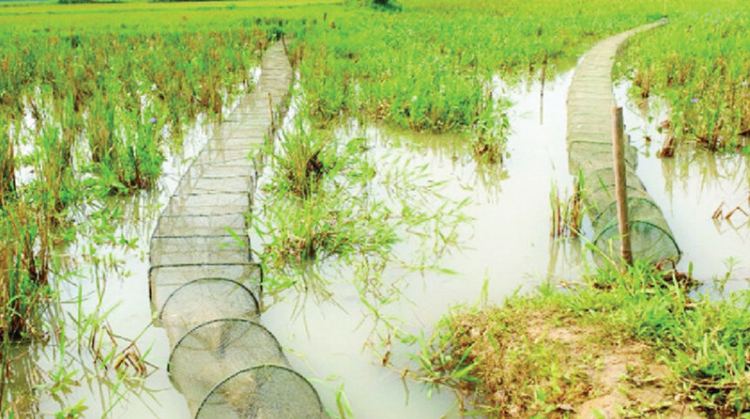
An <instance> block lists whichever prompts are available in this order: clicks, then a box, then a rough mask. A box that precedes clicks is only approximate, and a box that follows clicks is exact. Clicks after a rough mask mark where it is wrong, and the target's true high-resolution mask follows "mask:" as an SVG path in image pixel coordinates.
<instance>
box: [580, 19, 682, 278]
mask: <svg viewBox="0 0 750 419" xmlns="http://www.w3.org/2000/svg"><path fill="white" fill-rule="evenodd" d="M662 24H664V22H657V23H653V24H650V25H645V26H641V27H639V28H636V29H633V30H630V31H627V32H623V33H621V34H618V35H615V36H612V37H610V38H607V39H605V40H603V41H601V42H599V43H598V44H596V45H595V46H594V47H593V48H592V49H591V50H590V51H589V52H588V53H587V54H586V55H585V57H584V58H583V61H582V62H581V64H580V65H579V66H578V68H576V71H575V75H574V76H573V80H572V82H571V85H570V89H569V91H568V135H567V138H568V158H569V161H570V171H571V173H572V174H573V175H575V176H578V175H579V173H582V174H583V179H584V184H583V191H584V195H583V196H584V200H585V201H586V204H587V206H588V208H589V216H590V218H591V220H592V222H593V225H594V238H593V241H594V243H595V244H596V245H597V246H599V247H600V248H601V249H602V250H604V251H605V252H608V251H609V250H610V249H609V246H610V244H609V240H610V239H613V238H616V237H617V236H618V229H617V216H616V211H615V193H614V183H615V182H614V171H613V169H612V165H613V163H612V143H611V138H612V122H611V119H612V116H611V115H612V108H613V107H614V106H615V100H614V95H613V93H612V64H613V63H614V59H615V56H616V55H617V52H618V50H619V49H620V48H621V47H622V46H623V44H624V43H625V41H626V40H627V39H628V38H629V37H630V36H632V35H634V34H636V33H638V32H642V31H646V30H649V29H653V28H656V27H658V26H660V25H662ZM627 149H628V150H627V152H626V153H625V155H626V169H627V176H626V177H627V190H628V210H629V211H628V212H629V220H630V227H631V242H632V245H633V255H634V257H635V258H638V259H646V260H650V261H652V262H655V263H658V262H661V261H662V260H664V259H673V260H675V261H676V260H678V259H679V255H680V251H679V248H678V247H677V243H676V242H675V240H674V238H673V234H672V231H671V230H670V228H669V226H668V225H667V221H666V220H665V219H664V216H663V214H662V212H661V210H660V209H659V207H658V206H657V204H656V203H655V202H654V200H653V198H652V197H651V195H650V194H649V193H648V192H647V191H646V188H645V187H644V186H643V184H642V183H641V181H640V180H639V179H638V176H637V175H636V174H635V167H636V157H637V156H636V151H635V149H634V148H633V147H631V146H629V145H628V146H627ZM612 245H613V246H614V247H615V248H616V249H615V250H616V251H618V249H617V247H618V246H619V240H613V241H612Z"/></svg>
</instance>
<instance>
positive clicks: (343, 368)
mask: <svg viewBox="0 0 750 419" xmlns="http://www.w3.org/2000/svg"><path fill="white" fill-rule="evenodd" d="M570 79H571V73H570V72H568V73H565V74H563V75H562V76H560V77H559V78H557V79H556V80H555V81H554V82H548V83H547V86H546V90H545V94H544V97H543V98H541V97H540V95H539V92H540V87H541V86H539V85H538V84H533V85H531V86H528V87H527V86H521V87H519V88H516V89H507V90H505V88H504V87H502V86H500V83H499V82H498V83H497V84H498V87H497V90H498V93H499V91H501V90H505V91H503V93H504V94H507V95H509V96H510V97H511V99H512V100H513V101H514V102H515V103H516V104H515V105H514V106H513V108H512V109H511V111H510V112H511V126H512V127H513V131H514V132H513V134H512V135H511V137H510V138H509V142H508V154H509V158H507V160H506V163H505V164H504V165H503V167H494V168H491V169H488V168H486V167H484V166H478V165H477V164H476V162H475V161H474V159H473V157H472V156H471V151H470V150H468V149H467V148H466V147H465V143H466V139H465V138H461V137H454V136H431V135H414V134H409V133H403V132H397V131H392V130H388V129H384V128H381V127H374V128H373V127H370V128H366V129H363V128H360V129H357V127H353V128H352V127H350V128H349V130H348V131H347V132H344V133H343V134H340V136H341V137H342V138H344V139H347V138H354V137H355V136H361V135H364V136H365V137H366V138H367V139H368V141H369V144H370V146H371V147H373V148H372V149H371V151H370V152H371V153H372V154H374V156H376V157H375V159H376V160H377V161H378V162H379V164H380V165H383V166H386V165H388V164H389V163H386V162H393V161H394V158H393V156H394V155H398V156H400V158H401V159H402V161H407V162H409V166H410V167H418V166H421V165H426V167H427V173H428V174H429V179H430V180H432V181H436V182H441V181H444V182H445V186H444V188H443V189H442V190H441V193H442V194H444V195H446V196H449V197H450V198H452V199H453V200H455V201H461V200H463V199H467V198H468V199H469V201H470V204H469V205H468V206H467V207H466V208H465V215H468V216H470V217H472V218H473V220H472V221H471V222H470V223H466V224H464V225H462V226H461V228H460V229H459V242H460V243H461V245H462V246H461V249H460V250H454V251H452V252H450V253H446V254H443V255H442V257H441V258H440V260H439V265H440V267H442V268H445V269H449V270H452V271H455V274H445V273H439V272H434V271H425V272H412V273H406V272H405V271H404V270H403V269H399V268H391V269H387V270H386V272H385V274H384V278H383V281H384V282H386V283H389V284H393V286H395V287H397V288H398V289H399V292H400V293H401V295H400V298H399V299H398V300H397V301H396V302H395V303H391V304H387V305H384V306H382V307H380V308H379V314H380V315H381V316H384V317H386V318H388V319H390V320H391V321H393V322H394V323H395V324H398V325H399V327H401V328H403V329H404V330H406V331H407V332H409V333H414V334H418V333H419V331H420V330H430V329H431V328H432V325H433V324H434V323H435V322H436V321H438V320H439V319H440V317H441V316H443V315H444V314H445V312H446V311H447V310H449V309H450V308H451V307H453V306H455V305H457V304H467V305H470V304H474V303H475V302H477V301H479V299H480V296H481V295H482V290H483V287H484V286H485V285H486V298H487V300H488V301H489V302H500V301H502V299H503V298H504V297H506V296H508V295H510V294H512V293H513V292H515V291H516V290H518V289H519V288H525V289H528V288H530V287H532V286H533V285H535V284H539V283H540V282H541V281H544V280H545V279H546V278H548V277H554V278H565V279H568V280H569V279H572V278H574V277H576V276H577V273H578V268H577V267H576V265H577V262H578V260H577V258H576V257H575V253H574V252H571V253H570V254H568V256H569V257H570V258H571V259H572V260H569V261H564V260H563V259H564V258H565V256H566V252H565V251H564V250H563V251H561V252H559V253H558V254H557V255H559V256H558V258H559V259H560V260H555V258H551V257H550V249H551V248H553V247H555V246H553V239H551V238H550V234H549V233H550V226H551V225H550V213H551V209H550V203H549V195H550V188H551V186H552V183H553V179H555V180H556V183H557V185H558V187H559V188H560V189H564V188H569V187H570V184H571V181H570V175H569V174H568V168H567V153H566V150H565V132H566V130H565V118H566V115H565V105H564V104H565V98H566V93H567V86H568V84H569V83H570ZM540 100H543V101H544V102H543V103H544V106H543V108H544V109H546V111H544V117H543V118H542V117H541V116H542V115H541V114H540V112H541V111H543V109H542V107H540ZM383 170H385V169H383ZM379 172H381V170H379ZM420 243H421V242H420V241H419V240H408V241H407V242H405V243H401V244H399V245H397V246H396V247H395V248H394V252H397V253H399V254H402V255H404V256H403V257H402V259H408V258H409V255H411V254H413V253H415V252H416V253H418V252H417V249H415V247H417V246H419V245H420ZM551 259H552V260H551ZM346 275H347V274H346V273H345V274H343V278H341V279H337V278H336V274H335V273H333V272H332V273H331V277H330V278H329V279H330V280H331V281H333V282H334V285H333V286H332V287H329V289H328V291H331V292H332V294H333V295H332V301H322V302H318V301H316V300H314V299H313V298H308V299H307V301H304V302H301V300H304V297H303V296H300V295H299V294H295V293H296V292H295V291H287V292H286V293H287V294H286V295H285V297H284V298H282V300H281V301H279V302H276V303H274V304H273V305H271V306H270V308H269V309H268V311H267V312H266V313H264V314H263V316H262V321H263V323H264V324H265V325H266V326H267V327H268V328H269V329H270V330H273V332H274V334H275V335H276V337H277V338H278V339H279V341H280V342H281V344H282V346H284V347H285V348H286V350H287V351H288V352H289V353H291V354H294V355H291V356H290V358H292V360H293V362H294V363H296V365H295V367H296V368H297V369H298V370H299V371H301V372H302V373H303V375H305V376H307V377H308V378H312V379H313V380H315V381H317V382H318V383H325V384H324V385H319V390H320V392H321V396H322V397H323V398H324V400H325V402H326V404H327V406H328V407H329V408H332V407H333V406H335V401H334V397H335V393H336V390H337V389H338V388H339V386H340V385H343V386H344V387H343V390H344V394H345V395H346V397H347V398H348V400H349V402H350V403H351V406H352V411H353V413H354V417H356V418H362V419H369V418H373V419H375V418H384V417H387V418H414V417H419V418H441V417H445V416H455V415H456V411H457V409H456V406H455V399H454V397H453V396H452V395H451V394H449V393H441V394H439V395H432V398H431V399H428V398H427V395H428V392H427V388H426V386H423V385H422V384H419V383H414V382H408V381H407V382H406V383H405V382H404V381H403V380H402V378H401V376H402V373H403V369H404V368H405V367H406V366H407V365H408V364H407V362H406V359H405V354H406V352H407V350H411V351H416V348H411V349H406V348H404V347H402V346H401V345H399V344H397V343H396V342H392V347H391V350H392V354H391V363H390V367H388V368H386V367H383V366H382V358H383V356H384V355H385V353H386V351H387V350H386V347H385V346H384V343H383V340H387V339H388V332H387V331H386V329H384V328H379V327H378V325H377V324H376V321H375V319H374V316H373V315H372V313H371V312H368V310H367V308H366V307H364V306H363V304H362V303H361V302H360V296H359V294H358V293H357V291H356V290H355V289H354V287H353V286H350V285H348V284H346ZM391 339H394V340H395V337H393V336H391ZM295 355H297V356H295ZM411 367H414V365H411ZM327 378H328V380H326V379H327Z"/></svg>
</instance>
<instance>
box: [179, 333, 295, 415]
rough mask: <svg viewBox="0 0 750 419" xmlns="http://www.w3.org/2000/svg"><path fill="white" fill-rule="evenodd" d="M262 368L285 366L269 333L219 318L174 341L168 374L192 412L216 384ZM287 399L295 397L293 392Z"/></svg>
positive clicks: (247, 392)
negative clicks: (245, 371) (243, 371)
mask: <svg viewBox="0 0 750 419" xmlns="http://www.w3.org/2000/svg"><path fill="white" fill-rule="evenodd" d="M261 365H288V362H287V359H286V357H285V356H284V354H283V352H282V350H281V346H279V343H278V342H277V341H276V338H275V337H274V336H273V335H272V334H271V332H269V331H268V330H267V329H266V328H265V327H263V326H261V325H260V324H258V323H256V322H253V321H249V320H246V319H219V320H211V321H208V322H206V323H204V324H201V325H199V326H196V327H195V328H193V329H192V330H190V331H189V332H188V333H187V334H186V335H185V336H183V337H182V339H180V341H179V342H177V344H176V345H175V347H174V349H173V350H172V355H171V356H170V358H169V366H168V371H169V374H170V378H171V379H172V382H173V383H174V385H175V387H176V388H177V389H178V390H180V391H181V392H182V394H183V395H184V396H185V398H186V399H187V401H188V405H189V406H190V407H191V411H193V412H195V411H196V408H197V406H198V405H199V404H200V402H201V401H202V400H203V399H204V397H206V395H207V394H208V393H209V392H210V391H211V389H212V388H214V386H216V385H217V383H221V382H222V381H224V380H225V379H226V378H227V377H229V376H231V375H233V374H235V373H236V372H237V371H240V370H243V369H246V368H248V367H254V366H261ZM239 384H240V383H237V385H239ZM235 388H236V389H237V390H236V391H240V389H239V387H235ZM253 391H254V388H253V387H248V388H246V389H245V390H244V393H245V394H247V395H249V394H251V393H252V392H253ZM287 396H288V397H290V398H296V397H297V396H296V395H294V394H293V393H290V394H288V395H287Z"/></svg>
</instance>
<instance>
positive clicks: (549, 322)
mask: <svg viewBox="0 0 750 419" xmlns="http://www.w3.org/2000/svg"><path fill="white" fill-rule="evenodd" d="M568 286H569V287H571V288H570V289H569V290H568V289H563V288H560V287H556V286H554V285H553V284H550V285H547V286H543V287H541V288H540V289H539V290H538V291H537V292H535V293H533V294H529V295H524V296H515V297H513V298H510V299H509V300H507V301H506V302H505V303H504V304H502V305H501V306H498V307H496V308H491V309H487V310H479V311H477V310H469V311H460V312H455V313H452V314H450V315H448V316H446V318H445V319H444V320H443V321H441V322H440V323H439V324H438V326H437V330H436V332H435V335H434V336H433V337H432V339H431V340H430V341H429V344H426V345H425V344H423V347H422V350H421V352H420V354H419V356H417V359H418V360H420V361H421V364H422V368H423V379H426V380H428V381H430V382H432V383H438V384H447V385H449V386H451V387H454V388H457V389H460V390H462V391H465V392H471V394H473V395H474V397H473V399H472V403H473V405H474V406H481V407H483V408H485V409H489V411H491V412H493V413H492V414H493V417H526V416H525V415H523V414H520V413H519V412H526V413H527V414H528V416H533V415H534V414H539V413H543V414H549V415H551V416H545V417H564V416H565V411H561V410H559V409H558V407H559V406H560V405H572V406H573V407H577V406H579V405H581V404H582V403H583V402H584V401H586V400H589V399H591V398H593V397H595V396H597V394H596V392H595V391H593V389H592V388H591V382H590V381H591V380H590V378H587V374H591V371H592V368H593V366H594V365H595V364H596V360H597V359H600V358H601V357H602V356H603V354H607V353H609V354H616V353H617V351H618V349H617V348H620V347H633V345H646V346H645V347H646V348H648V349H647V351H646V353H645V357H646V358H645V360H646V362H648V363H651V364H655V363H661V364H664V365H666V366H667V367H668V368H669V372H670V374H669V376H668V377H666V378H664V379H663V380H660V383H661V384H660V386H662V387H663V388H664V389H665V391H666V394H670V395H671V396H669V397H665V400H662V402H667V403H668V404H672V401H671V400H682V401H683V402H684V403H686V404H688V405H691V406H692V407H693V408H695V409H697V410H698V411H701V412H702V413H703V414H705V415H707V416H708V417H712V418H726V417H745V416H744V415H747V413H748V411H750V391H749V389H750V387H748V385H749V384H750V362H749V360H750V310H748V308H750V293H749V292H747V291H744V292H737V293H734V294H732V295H727V296H722V297H721V298H718V299H717V298H710V296H709V294H708V293H705V294H704V293H701V292H694V291H693V292H690V288H691V286H692V285H691V283H690V282H689V278H687V277H685V276H682V275H679V274H676V273H675V272H671V271H667V272H664V271H659V270H656V269H655V268H653V267H651V266H648V265H645V264H641V263H637V264H636V265H635V266H634V267H632V268H630V269H628V270H627V271H626V272H622V271H618V270H617V269H615V268H611V267H610V268H604V269H601V270H599V271H598V272H596V273H594V274H593V275H590V276H588V277H586V278H584V280H583V281H582V282H580V283H576V284H568ZM547 328H558V330H564V331H565V332H566V333H567V334H570V335H571V336H573V337H572V338H570V337H569V338H567V339H562V340H556V339H544V333H545V332H543V331H544V330H545V329H547ZM472 331H473V332H472ZM539 339H542V340H543V341H544V342H545V343H544V344H541V341H540V340H539ZM578 339H580V341H581V342H584V343H583V344H580V346H579V347H577V348H575V349H572V348H571V345H569V344H568V343H569V342H571V341H573V342H575V343H576V345H578ZM576 345H574V346H576ZM602 348H604V349H602ZM633 362H635V361H633ZM458 371H460V372H461V374H460V375H458V374H457V372H458ZM584 390H585V391H584ZM540 391H541V392H543V393H545V394H546V395H547V396H549V397H550V398H551V399H552V400H553V403H552V404H551V405H550V404H544V403H542V404H540V403H539V397H538V395H539V394H540ZM497 394H504V395H506V396H504V397H507V399H504V400H505V402H503V403H499V401H498V400H496V399H495V398H493V397H495V396H496V395H497ZM671 397H674V399H671ZM500 401H502V400H500ZM508 409H511V410H508ZM513 412H515V413H513ZM545 412H546V413H545ZM552 412H556V413H554V414H553V413H552Z"/></svg>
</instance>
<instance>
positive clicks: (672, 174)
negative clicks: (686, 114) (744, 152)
mask: <svg viewBox="0 0 750 419" xmlns="http://www.w3.org/2000/svg"><path fill="white" fill-rule="evenodd" d="M628 88H629V84H627V83H620V84H618V85H617V86H616V88H615V95H616V97H617V102H618V103H620V104H627V106H626V107H625V109H624V120H625V125H626V129H627V133H628V134H629V135H630V138H631V141H632V144H633V145H634V146H636V147H637V148H638V150H639V157H638V168H637V173H638V175H639V177H640V178H641V180H642V181H643V183H644V184H645V185H646V188H647V189H648V190H649V192H650V193H651V194H652V195H653V197H654V199H655V201H656V202H657V204H658V205H659V207H661V209H662V212H663V213H664V216H665V217H666V218H667V221H668V222H669V225H670V227H671V228H672V231H674V234H675V238H676V240H677V243H678V245H679V246H680V249H681V250H682V252H683V255H682V259H681V261H680V264H679V266H678V268H679V269H680V270H683V271H688V270H689V269H691V265H692V271H693V274H694V276H695V277H696V279H698V280H700V281H703V282H705V283H707V284H712V283H713V282H714V281H715V280H717V279H727V282H726V290H727V291H729V290H737V289H747V287H748V285H750V224H749V223H748V216H747V215H745V214H743V213H741V212H740V211H737V212H736V213H735V215H733V216H732V217H731V218H730V219H729V220H725V219H722V220H714V219H712V216H713V214H714V212H715V211H716V210H717V209H718V208H720V207H721V209H722V212H723V213H724V214H726V213H728V212H729V211H731V210H732V209H734V208H737V207H740V208H742V209H743V210H744V211H746V212H750V208H748V207H750V202H749V201H748V199H750V198H749V196H750V157H748V156H741V155H721V154H714V153H708V152H706V151H702V150H692V149H691V148H690V147H682V148H679V149H678V152H677V153H676V155H675V157H674V158H673V159H660V158H658V157H657V152H658V151H659V150H660V149H661V147H662V144H663V141H664V139H665V137H664V135H663V134H661V133H660V132H659V130H658V126H659V124H660V123H661V122H662V121H664V120H666V119H667V108H666V106H665V105H664V104H663V103H660V102H659V101H658V100H654V101H652V103H651V104H650V108H649V109H646V108H645V107H644V104H642V103H641V104H639V103H636V102H635V101H631V100H628V97H627V91H628ZM647 137H648V138H650V139H651V141H650V142H648V141H647V140H646V138H647ZM722 203H724V205H723V206H722Z"/></svg>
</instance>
